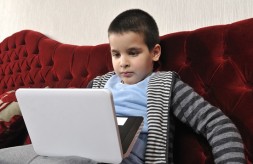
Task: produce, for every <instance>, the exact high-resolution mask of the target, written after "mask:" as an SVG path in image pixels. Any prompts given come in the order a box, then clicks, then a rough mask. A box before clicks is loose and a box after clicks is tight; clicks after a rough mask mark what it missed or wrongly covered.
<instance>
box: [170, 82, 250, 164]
mask: <svg viewBox="0 0 253 164" xmlns="http://www.w3.org/2000/svg"><path fill="white" fill-rule="evenodd" d="M172 110H173V113H174V115H175V116H176V117H177V118H178V119H179V120H181V121H182V122H184V123H186V124H187V125H189V126H190V127H192V129H193V130H194V131H195V132H196V133H199V134H202V135H203V136H204V137H205V138H206V139H207V141H208V142H209V144H210V146H211V147H212V152H213V156H214V160H215V163H246V160H245V156H244V146H243V142H242V139H241V136H240V134H239V132H238V130H237V128H236V126H235V125H234V124H233V123H232V121H231V120H230V119H229V118H228V117H227V116H225V115H224V114H223V113H222V111H221V110H220V109H218V108H216V107H214V106H212V105H211V104H209V103H208V102H207V101H205V100H204V99H203V98H202V97H201V96H200V95H198V94H197V93H196V92H194V91H193V89H192V88H191V87H190V86H188V85H187V84H185V83H184V82H182V81H181V80H179V79H177V80H176V83H175V86H174V88H173V91H172Z"/></svg>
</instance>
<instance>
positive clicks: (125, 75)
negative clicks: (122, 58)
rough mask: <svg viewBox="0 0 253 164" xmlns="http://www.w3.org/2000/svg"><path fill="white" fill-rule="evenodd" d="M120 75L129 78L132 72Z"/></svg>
mask: <svg viewBox="0 0 253 164" xmlns="http://www.w3.org/2000/svg"><path fill="white" fill-rule="evenodd" d="M120 74H121V76H123V77H131V76H132V74H133V72H121V73H120Z"/></svg>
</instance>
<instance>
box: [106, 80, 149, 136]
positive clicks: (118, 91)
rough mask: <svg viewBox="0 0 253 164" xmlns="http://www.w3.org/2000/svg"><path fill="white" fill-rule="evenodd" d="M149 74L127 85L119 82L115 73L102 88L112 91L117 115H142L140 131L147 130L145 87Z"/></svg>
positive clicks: (144, 131) (145, 131)
mask: <svg viewBox="0 0 253 164" xmlns="http://www.w3.org/2000/svg"><path fill="white" fill-rule="evenodd" d="M149 79H150V76H148V77H147V78H145V79H144V80H142V81H140V82H139V83H136V84H132V85H128V84H123V83H121V80H120V78H119V77H118V76H117V75H113V76H112V77H111V78H110V79H109V80H108V81H107V83H106V85H105V87H104V88H107V89H109V90H110V91H111V92H112V95H113V100H114V105H115V111H116V114H117V116H142V117H143V118H144V126H143V129H142V133H147V132H148V126H147V87H148V82H149Z"/></svg>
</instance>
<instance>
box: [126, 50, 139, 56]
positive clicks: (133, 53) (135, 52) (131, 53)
mask: <svg viewBox="0 0 253 164" xmlns="http://www.w3.org/2000/svg"><path fill="white" fill-rule="evenodd" d="M128 54H129V55H131V56H137V55H138V54H139V52H137V51H130V52H129V53H128Z"/></svg>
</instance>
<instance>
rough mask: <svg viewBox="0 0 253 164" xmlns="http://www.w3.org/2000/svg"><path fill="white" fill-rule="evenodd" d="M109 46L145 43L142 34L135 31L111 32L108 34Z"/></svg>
mask: <svg viewBox="0 0 253 164" xmlns="http://www.w3.org/2000/svg"><path fill="white" fill-rule="evenodd" d="M108 39H109V44H110V47H111V48H113V47H115V46H116V47H117V46H122V45H125V46H134V47H135V46H137V47H138V45H143V44H145V41H144V36H143V35H142V34H140V33H137V32H132V31H130V32H123V33H111V34H109V37H108Z"/></svg>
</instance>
